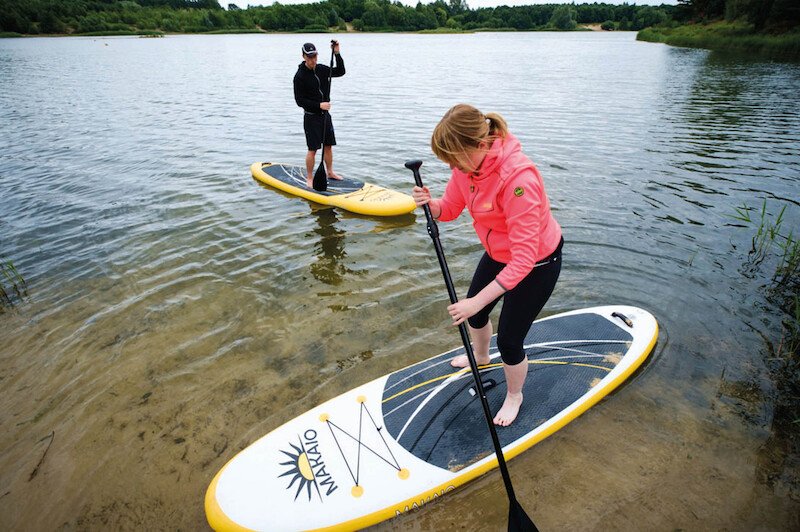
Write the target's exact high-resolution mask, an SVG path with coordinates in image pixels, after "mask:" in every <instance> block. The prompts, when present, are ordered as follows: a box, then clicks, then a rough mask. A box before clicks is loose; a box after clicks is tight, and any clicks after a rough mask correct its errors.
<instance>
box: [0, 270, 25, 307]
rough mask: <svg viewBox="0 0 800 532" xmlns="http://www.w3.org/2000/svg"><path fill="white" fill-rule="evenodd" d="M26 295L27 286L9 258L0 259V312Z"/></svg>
mask: <svg viewBox="0 0 800 532" xmlns="http://www.w3.org/2000/svg"><path fill="white" fill-rule="evenodd" d="M26 297H28V286H27V284H26V283H25V279H23V278H22V276H21V275H20V274H19V272H18V271H17V269H16V268H15V267H14V264H13V263H12V262H11V261H10V260H5V259H0V313H3V312H5V310H6V309H7V308H11V307H13V306H14V305H15V304H16V303H18V302H20V301H23V300H24V299H25V298H26Z"/></svg>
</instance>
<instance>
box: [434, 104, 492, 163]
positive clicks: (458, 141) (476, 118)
mask: <svg viewBox="0 0 800 532" xmlns="http://www.w3.org/2000/svg"><path fill="white" fill-rule="evenodd" d="M507 134H508V125H507V124H506V121H505V120H504V119H503V117H502V116H500V115H499V114H497V113H487V114H485V115H484V114H483V113H481V112H480V111H478V110H477V109H476V108H475V107H473V106H471V105H467V104H464V103H460V104H458V105H454V106H453V107H451V108H450V110H449V111H447V112H446V113H445V114H444V116H443V117H442V119H441V120H440V121H439V123H438V124H437V125H436V128H434V130H433V135H431V150H433V153H434V155H436V157H438V158H439V159H441V160H442V161H443V162H445V163H447V164H449V165H451V166H456V167H458V168H461V169H466V170H468V171H470V172H472V171H475V168H472V161H471V160H470V157H469V156H470V152H472V151H475V150H476V149H478V147H479V146H480V145H481V143H488V144H489V145H491V144H492V143H493V142H494V141H495V139H497V138H501V137H505V136H506V135H507Z"/></svg>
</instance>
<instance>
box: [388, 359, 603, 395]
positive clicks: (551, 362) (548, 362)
mask: <svg viewBox="0 0 800 532" xmlns="http://www.w3.org/2000/svg"><path fill="white" fill-rule="evenodd" d="M528 364H545V365H551V366H553V365H554V366H581V367H583V368H594V369H602V370H603V371H606V372H609V373H610V372H611V368H604V367H603V366H595V365H593V364H582V363H580V362H563V361H561V360H529V361H528ZM502 365H503V364H502V363H499V364H497V363H495V364H486V365H485V366H478V370H479V371H480V370H482V369H486V368H499V367H501V366H502ZM469 371H471V370H470V368H462V369H460V370H458V371H455V372H453V373H450V374H448V375H442V376H441V377H436V378H435V379H430V380H427V381H425V382H420V383H419V384H415V385H414V386H411V387H410V388H406V389H405V390H403V391H402V392H397V393H396V394H394V395H392V396H391V397H387V398H386V399H384V400H383V401H381V403H386V402H388V401H391V400H392V399H396V398H397V397H400V396H401V395H403V394H405V393H408V392H410V391H412V390H416V389H417V388H421V387H423V386H425V385H427V384H430V383H432V382H436V381H441V380H445V379H449V378H450V377H455V376H457V375H463V374H465V373H468V372H469Z"/></svg>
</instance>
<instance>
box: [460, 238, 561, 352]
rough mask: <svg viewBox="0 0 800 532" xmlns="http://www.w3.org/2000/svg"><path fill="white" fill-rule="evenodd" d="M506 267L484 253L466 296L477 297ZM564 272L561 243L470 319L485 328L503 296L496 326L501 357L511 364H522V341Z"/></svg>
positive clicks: (478, 327)
mask: <svg viewBox="0 0 800 532" xmlns="http://www.w3.org/2000/svg"><path fill="white" fill-rule="evenodd" d="M504 267H505V264H503V263H502V262H497V261H496V260H494V259H492V258H491V257H489V255H488V254H487V253H484V254H483V257H481V260H480V262H479V263H478V267H477V268H476V269H475V275H474V276H473V277H472V284H470V286H469V292H467V297H474V296H475V295H476V294H477V293H478V292H480V291H481V290H483V288H484V287H485V286H486V285H488V284H489V283H491V282H492V281H494V278H495V277H497V274H498V273H500V270H502V269H503V268H504ZM560 273H561V245H559V246H558V249H556V251H555V252H553V254H552V255H550V256H549V257H548V258H547V259H544V260H543V261H541V262H540V263H537V266H536V267H535V268H534V269H533V270H532V271H531V273H529V274H528V275H527V277H525V278H524V279H523V280H522V281H520V283H519V284H518V285H517V286H515V287H514V288H512V289H511V290H509V291H508V292H506V293H505V294H503V295H502V296H500V297H498V298H497V299H495V300H494V301H492V302H491V303H489V304H488V305H486V306H485V307H484V308H483V309H482V310H481V311H480V312H478V313H477V314H475V315H474V316H472V317H471V318H469V324H470V326H472V328H474V329H482V328H483V327H486V324H487V323H489V314H490V313H491V312H492V309H493V308H494V306H495V305H496V304H497V302H498V301H500V299H503V309H502V310H501V311H500V323H499V324H498V326H497V348H498V349H499V350H500V356H501V357H502V359H503V362H505V363H506V364H508V365H511V366H513V365H515V364H519V363H520V362H522V361H523V359H525V350H524V349H523V343H524V342H525V336H527V334H528V330H529V329H530V328H531V324H532V323H533V320H535V319H536V316H537V315H538V314H539V312H540V311H541V310H542V308H543V307H544V305H545V303H547V300H548V299H549V298H550V294H552V293H553V289H554V288H555V287H556V281H558V276H559V274H560Z"/></svg>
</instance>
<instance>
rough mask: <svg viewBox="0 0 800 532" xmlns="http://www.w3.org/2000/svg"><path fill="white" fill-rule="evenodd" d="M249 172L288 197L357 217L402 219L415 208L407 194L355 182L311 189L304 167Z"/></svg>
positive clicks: (261, 166) (257, 167)
mask: <svg viewBox="0 0 800 532" xmlns="http://www.w3.org/2000/svg"><path fill="white" fill-rule="evenodd" d="M250 172H251V173H252V174H253V177H254V178H255V179H257V180H259V181H261V182H262V183H265V184H267V185H269V186H271V187H275V188H277V189H279V190H282V191H284V192H286V193H289V194H292V195H294V196H299V197H301V198H305V199H307V200H310V201H314V202H316V203H321V204H323V205H331V206H333V207H339V208H342V209H345V210H347V211H350V212H355V213H358V214H369V215H372V216H399V215H401V214H408V213H410V212H412V211H413V210H414V209H415V208H416V205H415V204H414V199H413V198H412V197H411V196H409V195H408V194H403V193H402V192H397V191H396V190H390V189H388V188H383V187H379V186H378V185H373V184H372V183H364V182H362V181H356V180H353V179H347V178H345V179H342V180H341V181H338V180H333V179H331V180H329V181H328V190H326V191H325V192H319V191H317V190H314V189H313V188H308V187H307V186H306V169H305V168H303V167H301V166H296V165H290V164H281V163H253V164H252V165H250Z"/></svg>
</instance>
